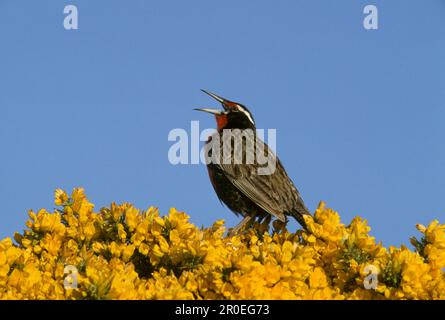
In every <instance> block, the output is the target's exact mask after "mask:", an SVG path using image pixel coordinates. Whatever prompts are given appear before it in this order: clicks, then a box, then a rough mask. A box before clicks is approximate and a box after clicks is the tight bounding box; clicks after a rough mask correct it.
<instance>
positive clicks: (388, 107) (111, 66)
mask: <svg viewBox="0 0 445 320" xmlns="http://www.w3.org/2000/svg"><path fill="white" fill-rule="evenodd" d="M67 4H75V5H77V6H78V9H79V30H77V31H66V30H64V28H63V19H64V15H63V8H64V6H65V5H67ZM367 4H375V5H377V6H378V8H379V27H380V28H379V30H377V31H367V30H365V29H364V28H363V26H362V23H363V18H364V14H363V8H364V6H365V5H367ZM444 57H445V1H443V0H427V1H425V0H422V1H420V0H419V1H407V0H392V1H357V0H354V1H314V0H310V1H309V0H306V1H295V0H292V1H290V0H289V1H224V2H221V1H218V2H217V1H204V0H200V1H197V0H190V1H179V0H178V1H165V0H162V1H160V0H159V1H141V0H140V1H136V0H132V1H123V0H122V1H110V0H107V1H105V0H101V1H100V0H95V1H90V0H88V1H87V0H85V1H61V0H45V1H18V0H0V125H1V126H0V150H1V158H0V208H1V211H0V221H1V227H0V237H5V236H11V235H13V232H14V231H16V230H18V231H21V230H22V229H23V227H24V222H25V220H26V219H27V210H28V209H31V208H32V209H36V210H37V209H39V208H48V209H50V210H51V209H52V208H53V207H54V205H53V192H54V190H55V189H56V188H63V189H66V190H68V191H71V189H72V188H73V187H76V186H82V187H84V188H85V189H86V191H87V194H88V196H89V198H90V199H91V200H92V201H93V202H94V203H95V204H96V207H97V208H98V207H101V206H106V205H108V204H109V203H110V202H112V201H117V202H123V201H128V202H132V203H134V204H135V205H136V206H138V207H140V208H148V207H149V206H150V205H155V206H159V208H160V209H161V211H162V212H164V213H166V212H167V211H168V208H169V207H176V208H178V209H179V210H184V211H186V212H187V213H188V214H190V215H191V219H192V221H193V222H194V223H196V224H198V225H201V224H202V225H205V226H208V225H210V224H211V223H212V222H213V221H215V220H216V219H221V218H222V219H225V220H226V221H227V223H228V225H234V224H236V223H237V222H238V221H239V219H237V218H236V217H235V216H234V215H233V214H232V213H231V212H229V210H228V209H226V208H224V207H222V206H221V205H220V203H219V201H218V200H217V198H216V196H215V194H214V191H213V189H212V187H211V185H210V182H209V181H208V177H207V171H206V168H205V166H204V165H188V166H172V165H171V164H170V163H169V162H168V159H167V152H168V149H169V147H170V146H171V145H172V143H171V142H168V140H167V136H168V133H169V131H170V130H171V129H173V128H184V129H187V130H189V127H190V121H191V120H201V127H202V128H208V127H213V126H214V120H213V119H212V118H211V117H210V116H208V115H206V114H201V113H197V112H195V111H193V110H192V109H193V108H195V107H215V106H217V104H216V103H215V102H214V101H213V100H211V99H210V98H209V97H207V96H205V95H204V94H202V93H201V92H200V91H199V89H200V88H205V89H208V90H210V91H214V92H216V93H218V94H220V95H222V96H224V97H227V98H229V99H232V100H235V101H239V102H242V103H244V104H246V105H247V106H249V107H250V109H251V111H252V112H253V113H254V116H255V118H256V122H257V125H258V127H260V128H277V130H278V131H277V134H278V141H277V145H278V154H279V156H280V158H281V160H282V162H283V163H284V165H285V167H286V169H287V171H288V173H289V175H290V176H291V177H292V178H293V180H294V182H295V184H296V185H297V187H298V188H299V189H300V191H301V193H302V195H303V198H304V199H305V202H306V203H307V205H308V207H309V208H310V209H311V210H314V209H315V208H316V207H317V205H318V202H319V201H320V200H324V201H326V202H327V204H328V206H330V207H332V208H334V209H336V210H338V211H339V212H340V214H341V217H342V220H343V221H344V222H346V223H349V222H350V220H351V219H352V218H353V217H354V216H355V215H360V216H362V217H364V218H366V219H367V220H368V222H369V223H370V225H371V226H372V234H373V235H374V236H376V237H377V239H379V240H383V243H384V245H400V244H401V243H407V242H408V237H409V236H412V235H416V234H417V232H416V230H415V224H416V223H429V222H430V221H431V220H433V219H435V218H438V219H440V220H441V222H442V223H445V219H444V214H445V197H444V194H445V182H444V181H445V168H444V164H445V148H444V138H445V127H444V120H445V111H444V109H445V59H444ZM295 227H296V225H295V224H292V225H291V228H295Z"/></svg>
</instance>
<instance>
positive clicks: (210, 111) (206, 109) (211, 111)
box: [193, 108, 224, 115]
mask: <svg viewBox="0 0 445 320" xmlns="http://www.w3.org/2000/svg"><path fill="white" fill-rule="evenodd" d="M193 110H196V111H204V112H208V113H211V114H216V115H220V114H223V113H224V110H218V109H210V108H197V109H193Z"/></svg>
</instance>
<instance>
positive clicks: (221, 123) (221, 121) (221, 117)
mask: <svg viewBox="0 0 445 320" xmlns="http://www.w3.org/2000/svg"><path fill="white" fill-rule="evenodd" d="M215 118H216V125H217V126H218V130H222V129H224V127H225V126H226V125H227V122H228V121H229V119H228V118H227V115H226V114H218V115H215Z"/></svg>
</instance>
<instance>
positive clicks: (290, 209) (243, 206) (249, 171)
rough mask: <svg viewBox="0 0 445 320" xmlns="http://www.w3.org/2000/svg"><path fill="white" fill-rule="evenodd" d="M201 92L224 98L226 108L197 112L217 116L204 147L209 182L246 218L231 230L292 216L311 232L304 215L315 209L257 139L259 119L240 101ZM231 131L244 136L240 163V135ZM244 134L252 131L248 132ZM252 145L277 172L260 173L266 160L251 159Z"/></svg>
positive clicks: (274, 157) (286, 220)
mask: <svg viewBox="0 0 445 320" xmlns="http://www.w3.org/2000/svg"><path fill="white" fill-rule="evenodd" d="M201 91H203V92H204V93H206V94H207V95H209V96H210V97H212V98H214V99H215V100H216V101H218V102H220V103H221V105H222V107H223V109H213V108H196V109H195V110H197V111H203V112H207V113H210V114H213V115H214V116H215V119H216V126H217V128H216V129H217V130H216V132H215V133H214V134H212V135H211V136H210V137H209V138H208V140H207V142H206V145H205V156H206V165H207V171H208V175H209V178H210V182H211V184H212V185H213V188H214V190H215V193H216V195H217V196H218V198H219V200H220V201H221V202H222V203H223V204H225V205H226V206H227V207H228V208H229V209H230V210H231V211H232V212H234V213H235V214H236V215H237V216H238V215H241V216H242V217H243V219H242V220H241V222H240V223H239V224H238V225H236V226H235V227H234V228H233V229H232V230H231V232H230V233H231V234H238V233H239V232H240V231H241V230H243V229H246V228H248V226H251V225H252V224H253V222H254V221H260V222H261V221H263V219H265V218H275V219H277V220H279V221H281V222H283V223H285V224H287V222H288V219H287V217H293V218H294V219H295V220H296V221H297V222H298V223H299V224H300V225H301V226H302V227H303V228H304V229H305V230H307V226H306V223H305V219H304V216H305V215H310V212H309V210H308V209H307V207H306V205H305V203H304V201H303V199H302V197H301V195H300V193H299V191H298V190H297V188H296V187H295V185H294V183H293V182H292V180H291V179H290V178H289V176H288V174H287V173H286V170H285V169H284V167H283V165H282V164H281V161H280V160H279V159H278V157H276V155H275V154H274V153H273V151H272V150H271V149H270V148H269V146H268V145H267V144H266V143H265V142H263V141H262V140H261V139H260V137H258V135H257V133H256V124H255V120H254V118H253V115H252V113H251V112H250V111H249V109H248V108H247V107H246V106H244V105H243V104H241V103H238V102H233V101H230V100H228V99H225V98H222V97H220V96H218V95H216V94H214V93H211V92H209V91H206V90H203V89H201ZM232 131H233V132H235V131H236V132H237V133H238V134H241V135H242V137H241V141H242V145H241V146H242V149H241V151H240V153H241V154H240V155H238V156H240V158H241V161H238V162H236V161H234V160H236V159H235V158H236V157H237V155H236V152H237V151H236V150H238V151H239V148H238V149H236V147H235V146H234V143H235V142H234V141H235V139H236V138H234V137H235V135H234V136H232V137H231V138H230V140H227V138H225V136H224V134H225V133H226V132H232ZM244 132H249V133H250V134H244V135H243V133H244ZM227 136H229V137H230V135H227ZM221 141H222V143H221ZM238 141H239V140H238ZM252 142H253V143H252ZM224 145H225V146H224ZM252 145H254V146H255V147H254V150H255V151H256V150H258V148H262V149H261V150H263V152H264V156H266V157H268V159H270V160H272V161H275V168H274V170H273V171H271V172H270V173H266V174H264V173H261V174H260V170H261V168H263V169H264V163H261V164H260V163H259V161H256V162H255V161H253V162H252V161H247V159H248V156H249V155H248V154H246V152H247V151H248V147H249V146H252ZM225 147H226V148H227V147H230V148H229V150H230V153H229V154H228V155H227V152H226V154H224V148H225ZM254 154H256V153H255V152H254ZM215 160H217V161H215ZM238 160H239V158H238ZM269 221H270V220H269Z"/></svg>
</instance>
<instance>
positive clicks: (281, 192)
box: [218, 139, 298, 222]
mask: <svg viewBox="0 0 445 320" xmlns="http://www.w3.org/2000/svg"><path fill="white" fill-rule="evenodd" d="M256 140H257V143H258V145H257V146H260V147H263V148H264V149H262V150H264V154H265V155H266V154H267V155H268V160H269V161H274V162H275V170H274V171H273V172H272V173H271V174H258V173H259V171H258V170H259V169H260V168H261V167H263V168H264V166H261V165H259V164H257V163H254V164H245V163H244V162H243V163H242V164H219V165H218V166H219V167H220V169H221V170H222V172H223V173H224V174H225V176H226V177H227V178H228V179H229V181H230V182H231V183H232V184H233V185H234V186H235V187H236V188H237V189H238V190H239V191H240V192H242V193H243V194H244V195H245V196H247V197H248V198H249V199H250V200H252V201H253V202H254V203H255V204H257V205H258V206H259V207H260V208H262V209H263V210H265V211H266V212H268V213H270V214H272V215H274V216H275V217H276V218H277V219H279V220H281V221H283V222H284V221H286V217H285V215H284V213H285V212H288V210H289V209H290V208H292V207H293V206H294V204H295V202H296V201H297V199H298V191H297V190H296V188H295V187H294V185H293V183H292V181H290V179H289V177H288V176H287V174H286V171H285V170H284V168H283V167H282V165H281V163H280V161H279V160H278V158H277V157H276V156H275V155H274V154H273V152H272V151H271V150H269V148H268V146H267V145H266V144H265V143H264V142H262V141H261V140H260V139H256ZM243 161H244V159H243ZM266 166H267V165H266Z"/></svg>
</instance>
